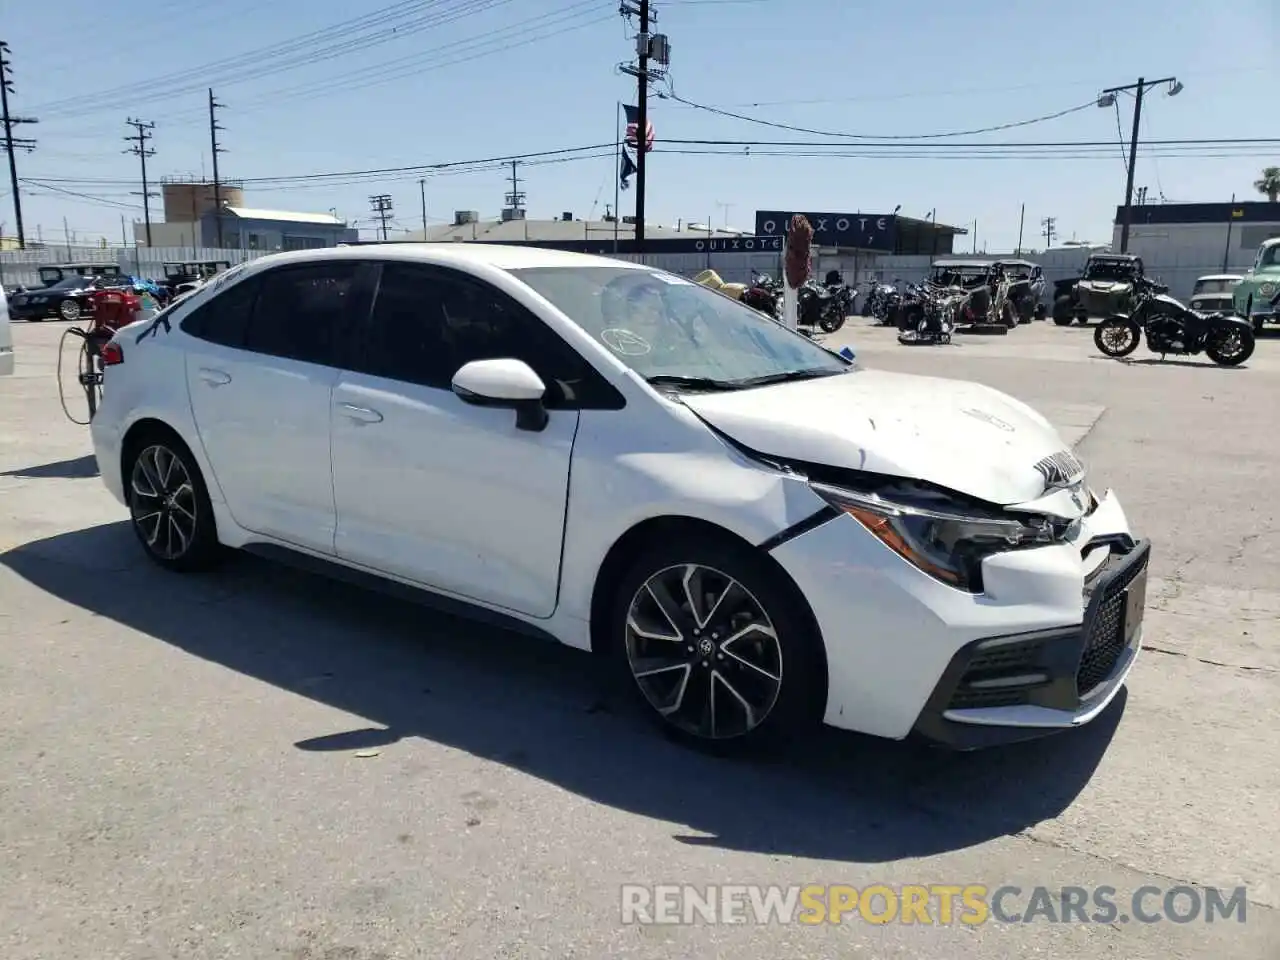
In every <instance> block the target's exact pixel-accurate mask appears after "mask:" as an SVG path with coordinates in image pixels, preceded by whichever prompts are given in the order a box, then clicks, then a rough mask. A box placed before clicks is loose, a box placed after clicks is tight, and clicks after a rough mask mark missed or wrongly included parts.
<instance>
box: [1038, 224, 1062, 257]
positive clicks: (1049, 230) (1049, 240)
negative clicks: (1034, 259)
mask: <svg viewBox="0 0 1280 960" xmlns="http://www.w3.org/2000/svg"><path fill="white" fill-rule="evenodd" d="M1057 223H1058V218H1057V217H1045V218H1044V219H1043V220H1041V221H1040V225H1041V226H1043V227H1044V247H1045V249H1046V250H1048V249H1049V248H1050V247H1052V246H1053V238H1054V237H1056V236H1057V235H1058V231H1057V229H1056V225H1057Z"/></svg>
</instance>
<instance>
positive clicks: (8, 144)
mask: <svg viewBox="0 0 1280 960" xmlns="http://www.w3.org/2000/svg"><path fill="white" fill-rule="evenodd" d="M12 74H13V65H12V62H11V61H10V60H9V44H7V43H5V42H4V41H3V40H0V109H2V110H3V113H0V122H2V123H3V125H4V152H5V153H7V154H8V155H9V184H10V186H11V188H12V190H13V218H14V220H15V221H17V227H18V249H19V250H25V249H27V236H26V232H25V231H24V229H23V226H22V193H21V191H20V190H19V189H18V160H17V156H16V154H17V152H18V151H19V150H25V151H27V153H30V152H31V151H33V150H34V149H35V148H36V141H35V140H32V139H30V138H29V137H15V136H14V135H13V128H14V127H16V126H18V125H19V124H24V123H39V122H40V121H39V120H37V119H36V118H35V117H15V116H13V115H12V114H10V113H9V94H11V93H14V92H15V91H14V88H13V81H12V80H10V79H9V77H10V76H11V75H12Z"/></svg>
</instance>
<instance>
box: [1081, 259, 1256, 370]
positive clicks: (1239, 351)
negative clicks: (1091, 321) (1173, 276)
mask: <svg viewBox="0 0 1280 960" xmlns="http://www.w3.org/2000/svg"><path fill="white" fill-rule="evenodd" d="M1133 295H1134V308H1133V312H1132V313H1130V314H1129V315H1128V316H1125V315H1123V314H1117V315H1115V316H1111V317H1108V318H1107V319H1105V320H1103V321H1102V323H1100V324H1098V326H1097V328H1096V329H1095V330H1094V333H1093V342H1094V345H1095V346H1097V348H1098V349H1099V350H1100V351H1101V352H1102V353H1104V354H1106V355H1107V356H1108V357H1116V358H1119V357H1127V356H1128V355H1129V354H1131V353H1133V351H1134V350H1136V349H1138V344H1139V343H1141V342H1142V335H1143V333H1146V336H1147V349H1148V350H1150V351H1151V352H1152V353H1158V354H1160V359H1161V360H1163V359H1164V358H1165V357H1166V356H1168V355H1169V354H1176V355H1182V356H1190V355H1192V354H1197V353H1200V352H1201V351H1202V350H1203V351H1204V353H1205V354H1206V355H1207V356H1208V357H1209V359H1210V360H1212V361H1213V362H1214V363H1216V364H1218V365H1219V366H1222V367H1234V366H1238V365H1240V364H1242V363H1244V362H1245V361H1246V360H1248V359H1249V357H1251V356H1252V355H1253V348H1254V346H1255V340H1254V334H1253V325H1252V324H1251V323H1250V322H1249V321H1248V320H1245V319H1244V318H1243V317H1235V316H1231V315H1230V314H1226V313H1200V312H1199V311H1198V310H1192V309H1191V308H1190V307H1188V306H1185V305H1184V304H1183V303H1182V302H1181V301H1179V300H1177V299H1175V298H1173V297H1171V296H1169V288H1168V287H1167V286H1164V285H1163V284H1158V283H1155V282H1153V281H1151V280H1147V279H1145V278H1144V279H1139V280H1138V282H1137V283H1136V284H1135V286H1134V291H1133Z"/></svg>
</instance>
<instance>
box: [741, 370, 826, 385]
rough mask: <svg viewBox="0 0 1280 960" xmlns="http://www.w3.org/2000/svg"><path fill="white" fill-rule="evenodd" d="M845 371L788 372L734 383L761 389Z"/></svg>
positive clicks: (749, 378)
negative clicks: (771, 385) (774, 384)
mask: <svg viewBox="0 0 1280 960" xmlns="http://www.w3.org/2000/svg"><path fill="white" fill-rule="evenodd" d="M847 372H848V371H847V370H821V369H815V370H788V371H786V372H785V373H766V374H765V375H764V376H761V377H748V378H747V379H745V380H735V381H734V383H735V384H736V385H737V386H740V387H763V386H767V385H768V384H771V383H790V382H792V381H793V380H817V379H819V378H821V377H838V376H840V375H841V374H842V373H847Z"/></svg>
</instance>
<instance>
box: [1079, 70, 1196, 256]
mask: <svg viewBox="0 0 1280 960" xmlns="http://www.w3.org/2000/svg"><path fill="white" fill-rule="evenodd" d="M1161 83H1167V84H1169V96H1171V97H1176V96H1177V95H1178V94H1180V93H1181V92H1182V84H1181V83H1180V82H1179V81H1178V78H1177V77H1161V78H1160V79H1159V80H1148V79H1146V78H1145V77H1139V78H1138V82H1137V83H1130V84H1126V85H1125V86H1123V87H1109V88H1107V89H1106V90H1103V91H1102V93H1101V95H1099V97H1098V106H1099V107H1102V108H1104V109H1105V108H1106V107H1112V106H1115V102H1116V95H1117V94H1120V93H1132V94H1133V133H1132V134H1130V136H1129V162H1128V164H1127V166H1128V171H1127V173H1126V179H1125V186H1124V207H1123V208H1122V210H1121V213H1120V252H1121V253H1128V252H1129V227H1130V225H1131V224H1132V223H1133V173H1134V167H1135V166H1136V164H1137V161H1138V128H1139V126H1140V124H1141V123H1142V98H1143V97H1144V96H1145V95H1146V92H1147V90H1148V88H1150V87H1154V86H1156V85H1158V84H1161Z"/></svg>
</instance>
